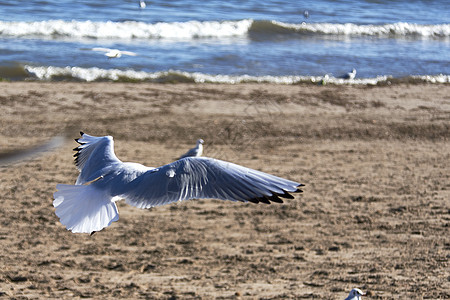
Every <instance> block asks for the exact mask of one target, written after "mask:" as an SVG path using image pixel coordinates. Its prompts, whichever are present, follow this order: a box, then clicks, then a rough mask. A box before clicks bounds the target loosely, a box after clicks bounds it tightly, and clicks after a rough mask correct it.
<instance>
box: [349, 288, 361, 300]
mask: <svg viewBox="0 0 450 300" xmlns="http://www.w3.org/2000/svg"><path fill="white" fill-rule="evenodd" d="M365 294H366V293H364V292H363V291H361V290H360V289H357V288H354V289H352V290H351V291H350V294H348V297H347V298H345V300H361V296H364V295H365Z"/></svg>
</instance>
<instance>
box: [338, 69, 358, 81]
mask: <svg viewBox="0 0 450 300" xmlns="http://www.w3.org/2000/svg"><path fill="white" fill-rule="evenodd" d="M355 77H356V69H353V70H352V71H351V72H348V73H347V74H345V75H344V76H342V77H341V78H344V79H355Z"/></svg>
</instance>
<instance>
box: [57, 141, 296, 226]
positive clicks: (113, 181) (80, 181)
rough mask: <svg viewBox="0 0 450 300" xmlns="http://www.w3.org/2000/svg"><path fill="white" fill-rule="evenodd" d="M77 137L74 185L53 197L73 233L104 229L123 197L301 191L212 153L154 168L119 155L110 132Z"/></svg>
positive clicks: (137, 201) (259, 196) (134, 200)
mask: <svg viewBox="0 0 450 300" xmlns="http://www.w3.org/2000/svg"><path fill="white" fill-rule="evenodd" d="M77 141H78V143H80V146H78V147H77V148H75V149H74V150H75V151H77V153H75V157H76V158H75V165H76V166H77V168H78V170H79V171H80V174H79V176H78V178H77V181H76V183H75V185H68V184H58V185H57V186H56V188H57V190H58V191H57V192H55V193H54V199H55V200H54V201H53V205H54V207H55V208H56V211H55V212H56V215H57V216H58V217H59V218H60V221H61V223H62V224H63V225H65V226H66V228H67V229H68V230H70V231H72V232H74V233H92V232H96V231H100V230H102V229H103V228H105V227H107V226H109V225H110V224H111V223H112V222H114V221H117V220H118V219H119V213H118V210H117V206H116V204H115V202H116V201H117V200H120V199H125V201H126V203H128V204H130V205H132V206H135V207H138V208H150V207H155V206H160V205H165V204H169V203H172V202H177V201H183V200H189V199H200V198H210V199H211V198H213V199H221V200H231V201H240V202H253V203H259V202H262V203H267V204H269V203H271V202H278V203H280V202H283V201H282V200H281V198H289V199H292V198H294V197H293V196H292V195H291V194H290V193H294V192H301V190H299V189H298V187H300V186H302V184H300V183H298V182H294V181H291V180H287V179H283V178H280V177H277V176H274V175H270V174H267V173H264V172H261V171H257V170H253V169H249V168H246V167H243V166H239V165H236V164H233V163H230V162H225V161H221V160H217V159H213V158H208V157H186V158H183V159H180V160H177V161H175V162H172V163H170V164H167V165H165V166H161V167H159V168H150V167H146V166H144V165H141V164H138V163H124V162H122V161H120V160H119V159H118V158H117V157H116V155H115V154H114V142H113V138H112V137H110V136H104V137H95V136H90V135H87V134H84V133H82V137H81V138H80V139H78V140H77ZM280 197H281V198H280Z"/></svg>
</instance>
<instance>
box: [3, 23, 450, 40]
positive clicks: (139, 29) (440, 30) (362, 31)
mask: <svg viewBox="0 0 450 300" xmlns="http://www.w3.org/2000/svg"><path fill="white" fill-rule="evenodd" d="M252 34H258V36H259V38H261V37H266V38H271V36H273V35H279V34H285V35H287V36H289V35H291V36H292V37H293V38H294V37H298V36H299V35H300V36H305V35H306V36H311V35H326V36H375V37H391V38H392V37H393V38H397V37H407V38H438V39H442V38H449V37H450V24H436V25H421V24H414V23H392V24H383V25H372V24H368V25H359V24H353V23H347V24H334V23H300V24H292V23H283V22H278V21H264V20H260V21H254V20H251V19H246V20H238V21H188V22H159V23H144V22H135V21H126V22H112V21H108V22H93V21H63V20H47V21H38V22H7V21H0V37H2V36H3V37H44V38H51V39H53V38H90V39H198V38H223V37H234V36H251V35H252Z"/></svg>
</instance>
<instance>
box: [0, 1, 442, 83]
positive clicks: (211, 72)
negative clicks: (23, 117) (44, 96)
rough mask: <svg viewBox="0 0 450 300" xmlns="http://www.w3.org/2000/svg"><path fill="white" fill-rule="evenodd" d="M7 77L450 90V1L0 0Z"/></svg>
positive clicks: (1, 62) (0, 72) (1, 73)
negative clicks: (421, 84) (398, 82)
mask: <svg viewBox="0 0 450 300" xmlns="http://www.w3.org/2000/svg"><path fill="white" fill-rule="evenodd" d="M306 12H307V13H306ZM102 48H103V49H104V48H109V49H119V50H124V51H129V52H132V53H131V54H133V53H134V55H126V54H124V55H122V56H121V57H118V58H108V57H107V56H106V55H105V54H106V52H105V51H100V50H101V49H102ZM96 50H97V51H96ZM352 69H356V71H357V73H356V77H355V79H343V78H341V76H342V75H345V74H346V73H348V72H350V71H351V70H352ZM0 77H1V78H6V79H10V80H29V79H34V80H81V81H96V80H148V81H155V82H167V81H193V82H230V83H235V82H242V81H251V82H277V83H296V82H299V81H318V82H320V81H322V80H324V79H326V80H328V81H330V82H334V83H337V84H339V83H342V84H373V83H377V82H379V81H385V80H388V79H390V78H405V77H406V78H408V77H412V78H419V79H421V80H425V81H429V82H450V1H448V0H429V1H427V0H423V1H418V0H396V1H392V0H390V1H388V0H366V1H361V0H360V1H347V0H316V1H287V0H267V1H253V0H250V1H236V0H231V1H214V0H211V1H196V0H166V1H146V7H145V8H140V7H139V1H134V0H127V1H125V0H124V1H120V0H117V1H103V0H102V1H92V0H90V1H71V0H58V1H53V0H49V1H12V0H9V1H1V2H0Z"/></svg>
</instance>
